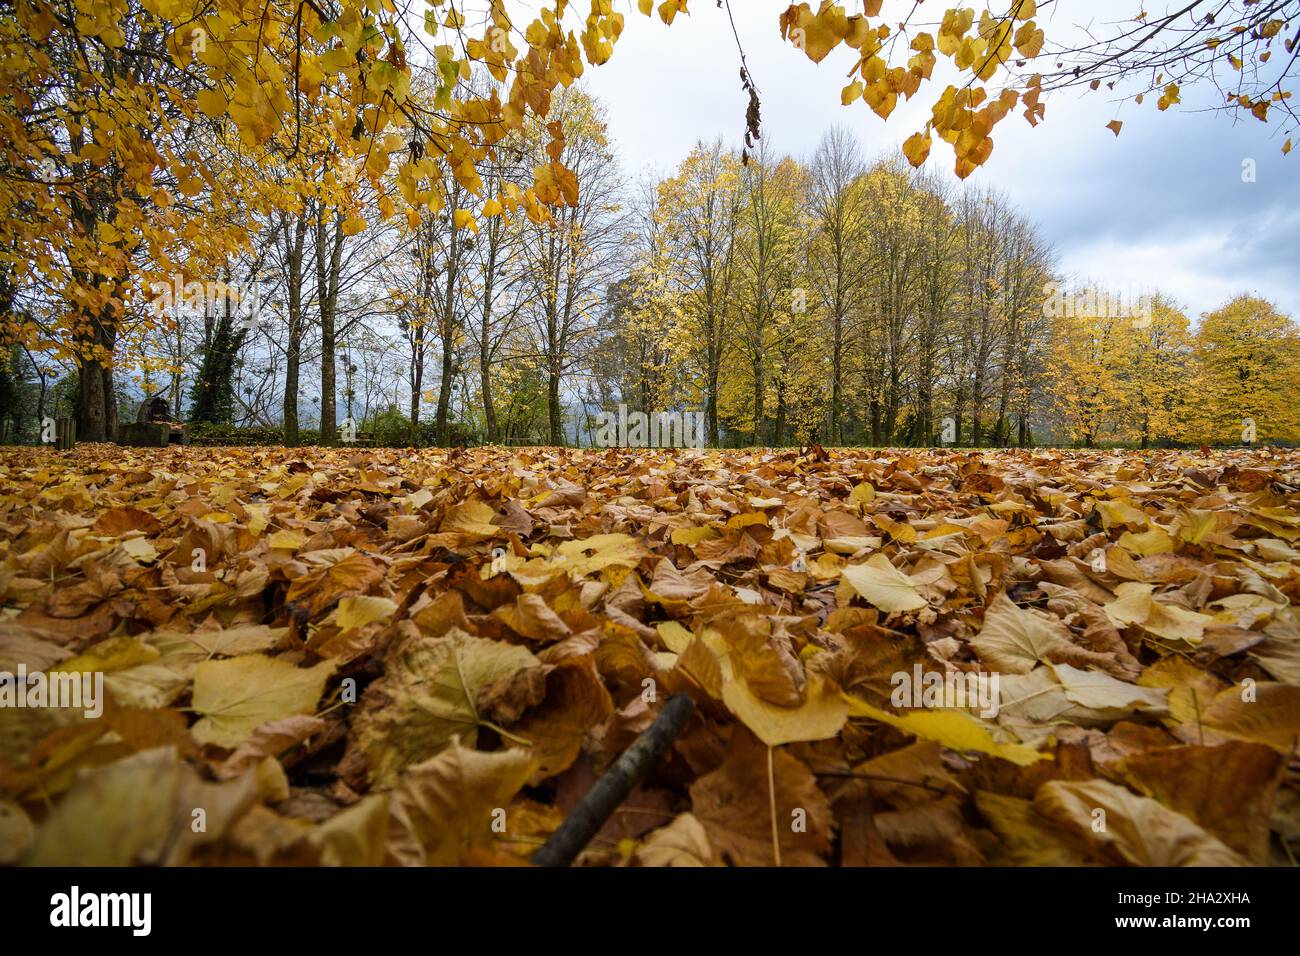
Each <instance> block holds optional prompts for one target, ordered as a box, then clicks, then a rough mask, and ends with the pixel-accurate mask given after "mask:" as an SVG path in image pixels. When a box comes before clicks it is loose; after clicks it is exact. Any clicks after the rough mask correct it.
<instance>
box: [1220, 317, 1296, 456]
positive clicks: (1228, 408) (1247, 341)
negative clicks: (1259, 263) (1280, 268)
mask: <svg viewBox="0 0 1300 956" xmlns="http://www.w3.org/2000/svg"><path fill="white" fill-rule="evenodd" d="M1194 348H1195V358H1196V367H1195V373H1194V382H1195V385H1194V388H1195V395H1196V396H1197V400H1196V402H1195V408H1196V409H1197V412H1198V415H1197V422H1198V424H1199V428H1200V431H1201V433H1202V434H1205V435H1208V436H1209V437H1211V438H1214V439H1217V440H1219V441H1229V442H1234V443H1235V442H1237V441H1240V440H1242V432H1243V422H1244V421H1245V420H1246V419H1250V420H1251V421H1253V422H1254V424H1255V428H1256V434H1257V440H1260V441H1264V440H1267V439H1273V440H1275V441H1295V440H1297V439H1298V438H1300V404H1297V402H1296V395H1298V394H1300V328H1297V326H1296V323H1295V321H1294V320H1292V319H1291V318H1290V317H1288V316H1285V315H1282V314H1281V313H1279V312H1278V311H1277V309H1276V308H1275V307H1274V306H1273V305H1272V304H1271V303H1269V302H1267V301H1265V300H1263V299H1259V298H1256V297H1254V296H1248V295H1241V296H1238V297H1237V298H1235V299H1233V300H1232V301H1231V302H1228V303H1227V304H1225V305H1224V306H1222V307H1221V308H1219V309H1216V310H1215V311H1214V312H1211V313H1210V314H1209V315H1206V316H1205V317H1204V318H1202V320H1201V323H1200V325H1199V327H1198V328H1197V330H1196V336H1195V342H1194Z"/></svg>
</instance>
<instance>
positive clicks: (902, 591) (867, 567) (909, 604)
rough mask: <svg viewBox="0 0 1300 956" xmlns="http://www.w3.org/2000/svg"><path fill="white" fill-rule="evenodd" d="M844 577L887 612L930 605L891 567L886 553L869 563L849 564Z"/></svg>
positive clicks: (913, 585) (876, 555)
mask: <svg viewBox="0 0 1300 956" xmlns="http://www.w3.org/2000/svg"><path fill="white" fill-rule="evenodd" d="M840 574H841V575H842V577H843V580H844V581H845V582H846V583H847V584H848V585H849V586H850V587H852V589H853V590H854V591H856V592H857V593H858V594H859V595H860V596H862V597H863V598H865V599H866V600H867V601H868V602H869V603H871V604H874V605H875V606H876V607H878V608H880V609H881V610H882V611H885V612H886V613H889V614H892V613H894V612H896V611H915V610H917V609H918V608H923V607H925V606H926V603H927V602H926V600H925V598H923V597H921V594H920V592H919V591H918V590H917V589H916V585H915V584H913V583H912V579H911V578H909V577H908V576H907V575H906V574H904V573H903V572H902V571H900V570H898V569H897V568H896V567H894V566H893V565H892V564H890V563H889V559H888V558H887V557H885V556H884V555H883V554H873V555H872V556H871V558H870V559H869V560H868V561H867V562H866V564H849V565H845V567H844V569H843V570H842V571H841V572H840Z"/></svg>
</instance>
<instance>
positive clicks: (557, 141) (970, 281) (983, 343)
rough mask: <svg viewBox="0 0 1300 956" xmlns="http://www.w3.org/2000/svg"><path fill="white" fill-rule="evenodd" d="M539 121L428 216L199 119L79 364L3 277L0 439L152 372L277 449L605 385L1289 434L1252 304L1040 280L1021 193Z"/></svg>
mask: <svg viewBox="0 0 1300 956" xmlns="http://www.w3.org/2000/svg"><path fill="white" fill-rule="evenodd" d="M547 120H548V121H547V122H546V123H542V122H541V121H535V122H531V123H529V124H525V126H524V128H523V130H522V131H519V132H514V133H511V134H509V135H508V136H507V137H506V138H505V139H503V140H502V142H500V143H498V144H497V146H496V148H495V149H494V150H493V151H492V152H491V153H490V154H488V156H487V158H486V159H484V160H480V161H478V162H477V163H476V164H475V172H476V174H477V176H478V177H479V178H480V180H481V183H482V185H483V188H481V189H480V190H479V193H478V194H476V193H475V192H474V191H473V190H472V189H469V188H466V186H465V185H464V184H463V182H462V180H461V178H458V177H456V176H453V175H451V172H450V169H451V168H453V167H451V166H448V165H447V164H443V165H441V166H435V165H430V167H429V169H430V171H431V172H432V173H439V171H440V174H441V176H442V182H441V184H440V187H439V188H440V189H441V190H442V191H443V192H444V193H445V196H446V201H445V204H443V206H442V207H441V208H440V209H439V210H438V211H433V210H430V209H427V208H418V207H417V206H413V207H411V208H409V209H407V210H406V211H405V212H404V213H402V212H395V210H394V208H393V200H392V198H391V196H390V195H389V193H388V192H387V191H385V190H383V189H378V190H377V189H376V188H375V185H374V180H373V179H372V178H371V177H370V176H368V175H363V174H362V173H363V172H364V170H362V169H359V168H358V165H357V164H356V163H355V162H352V163H349V162H344V161H340V160H339V158H338V156H337V155H336V153H335V151H334V150H333V149H332V147H331V144H330V139H329V136H328V135H322V134H321V133H320V131H316V132H315V133H312V132H311V131H310V130H311V127H310V126H304V129H306V130H308V133H307V134H305V141H304V143H303V144H302V148H300V149H299V150H298V151H297V153H296V154H295V155H294V156H293V157H291V158H281V159H280V160H279V161H278V164H277V165H275V166H270V167H268V166H267V165H266V163H265V162H259V163H250V162H249V161H248V159H247V156H246V155H245V152H244V150H243V148H242V146H241V143H240V141H239V139H238V138H237V137H234V136H232V135H230V133H229V131H228V130H227V131H223V130H222V128H221V127H220V126H218V125H214V126H212V127H210V128H203V129H200V130H199V131H198V132H199V135H201V136H202V137H203V141H202V142H201V143H200V144H198V146H199V148H201V149H202V150H203V151H204V152H205V154H207V155H210V156H211V160H210V161H209V163H208V168H209V170H210V172H211V175H210V176H208V177H205V178H204V180H203V181H202V182H200V183H195V184H193V188H192V191H193V193H194V196H193V198H192V200H191V201H192V202H194V203H195V204H198V203H200V202H201V203H206V204H207V209H208V210H209V211H208V212H207V214H206V215H207V217H208V220H210V228H207V229H199V230H194V229H192V230H190V232H189V233H188V234H186V233H182V235H183V236H184V238H183V241H181V242H180V244H179V246H177V247H172V248H168V249H167V250H166V253H165V254H163V255H151V254H150V251H149V250H150V248H151V247H149V246H147V245H142V246H141V248H140V250H138V252H137V260H136V261H135V262H133V263H132V269H133V275H134V279H133V280H132V283H131V285H132V290H131V293H130V294H129V295H127V296H126V297H125V298H126V301H128V302H129V315H128V316H127V317H126V319H125V320H124V321H122V322H120V323H118V324H117V325H116V326H115V328H114V335H113V338H112V341H111V343H105V346H104V348H103V354H102V355H100V356H99V357H98V358H97V360H96V363H95V364H94V365H93V366H92V365H86V364H84V363H83V364H82V365H81V368H80V371H79V370H78V363H77V362H76V361H75V360H74V359H73V358H72V349H71V348H70V347H69V343H66V342H63V341H61V337H63V336H66V335H67V334H69V333H68V332H67V331H66V329H67V326H66V325H65V324H63V323H61V322H60V319H59V316H58V315H57V314H56V313H57V310H58V309H59V308H60V300H59V298H58V296H57V295H55V294H54V293H53V291H52V289H51V286H50V283H51V282H52V280H53V278H55V277H56V273H52V274H51V276H15V275H6V276H4V277H3V278H4V283H5V288H4V290H3V292H4V298H5V302H6V308H7V309H8V310H9V312H10V313H11V315H18V316H20V317H21V318H22V321H23V323H30V324H33V325H35V326H36V327H37V328H38V330H39V334H37V335H35V336H25V337H24V338H23V339H22V341H21V342H19V341H17V340H12V341H11V343H10V345H9V348H8V349H7V355H8V362H7V366H6V369H5V372H4V375H3V377H2V378H0V402H3V404H4V406H5V407H6V408H8V409H10V412H9V413H8V417H9V418H10V419H11V420H13V421H14V425H15V427H13V428H12V429H11V432H10V434H11V435H16V436H19V437H22V436H27V437H31V436H33V435H34V434H35V431H36V423H37V420H38V419H40V418H41V417H43V416H44V415H46V414H49V413H51V412H52V411H55V410H57V409H59V408H64V409H66V410H67V411H69V412H71V413H73V414H76V415H77V416H78V418H79V419H81V420H82V435H83V436H84V437H91V438H94V437H110V436H111V435H112V433H113V429H114V427H115V424H116V421H117V420H119V419H122V418H124V417H134V414H135V408H136V406H137V405H138V403H139V399H140V398H141V397H142V396H143V395H144V394H146V393H147V394H153V393H155V392H161V393H162V394H164V395H165V396H166V397H167V398H168V399H169V401H170V403H171V406H172V408H174V409H177V410H179V411H180V413H181V414H182V416H183V417H184V418H185V419H186V420H187V421H190V422H193V423H209V424H211V425H217V426H241V427H251V428H256V429H260V430H261V432H262V433H265V432H267V431H268V430H272V429H274V430H275V431H276V433H278V435H279V436H280V437H281V438H282V440H283V442H284V443H285V444H289V445H293V444H298V443H300V442H304V441H313V442H314V441H321V442H323V443H327V444H328V443H333V442H336V441H337V440H338V439H339V432H338V423H339V422H340V421H341V420H343V419H344V418H351V419H353V420H354V421H357V422H358V423H359V427H360V429H361V430H362V431H377V432H379V433H381V434H382V436H384V437H383V438H381V440H387V441H394V442H402V441H405V442H410V443H412V444H441V445H450V444H467V443H475V442H509V443H552V444H559V443H565V442H578V443H581V442H584V441H588V440H589V438H590V434H591V431H592V429H593V427H594V423H595V419H596V416H597V414H598V413H599V412H600V411H602V410H608V409H611V408H614V407H616V406H617V405H618V404H619V403H625V404H626V405H627V406H628V407H629V408H632V409H636V410H641V411H646V412H652V411H658V410H688V409H689V410H701V411H703V412H704V413H705V416H706V430H707V437H708V441H709V443H710V444H712V445H748V444H773V445H783V444H797V443H802V442H808V441H818V442H821V443H823V444H827V445H830V444H867V445H876V446H879V445H894V444H902V445H930V444H935V443H939V442H942V443H946V444H957V445H973V446H988V445H999V446H1001V445H1028V444H1041V443H1045V442H1054V443H1080V444H1098V443H1108V442H1125V443H1134V444H1140V445H1144V446H1149V445H1156V444H1165V443H1183V442H1193V443H1194V442H1202V441H1205V442H1236V441H1240V440H1242V439H1243V436H1244V435H1245V431H1244V429H1245V428H1246V427H1247V426H1246V425H1245V424H1243V423H1247V422H1248V423H1250V427H1251V428H1253V429H1254V430H1253V431H1252V432H1251V433H1250V434H1251V435H1252V440H1258V441H1284V442H1291V441H1296V440H1297V439H1300V403H1298V402H1297V401H1296V396H1297V394H1300V388H1298V387H1297V386H1298V385H1300V362H1298V361H1297V359H1298V358H1300V331H1298V330H1297V326H1296V324H1295V322H1294V321H1293V320H1292V319H1291V318H1289V317H1287V316H1284V315H1282V314H1280V313H1279V312H1278V311H1277V309H1276V308H1274V307H1273V306H1272V305H1271V304H1270V303H1268V302H1266V301H1263V300H1261V299H1259V298H1256V297H1254V296H1251V295H1246V294H1243V295H1242V296H1240V297H1238V298H1236V299H1234V300H1232V301H1231V302H1227V303H1224V304H1223V305H1222V307H1221V308H1219V309H1218V310H1216V311H1214V312H1212V313H1210V314H1208V315H1206V316H1204V317H1202V318H1200V320H1199V321H1196V322H1193V320H1192V317H1189V316H1188V315H1186V314H1185V312H1184V311H1183V310H1182V309H1181V308H1180V307H1179V305H1178V304H1177V302H1176V300H1175V299H1174V298H1173V297H1172V296H1171V295H1170V294H1168V293H1164V292H1161V291H1160V290H1159V280H1160V277H1159V276H1152V277H1151V282H1150V284H1149V286H1146V287H1144V288H1143V289H1141V290H1133V289H1114V288H1108V287H1107V285H1106V283H1105V277H1096V278H1095V280H1094V281H1092V282H1090V283H1089V284H1085V285H1079V284H1077V283H1076V284H1071V283H1070V282H1069V281H1067V280H1066V279H1065V278H1064V277H1062V276H1060V275H1058V274H1057V269H1056V261H1055V258H1054V254H1053V250H1052V249H1051V247H1050V246H1049V244H1048V243H1047V242H1045V240H1044V239H1043V237H1042V236H1041V235H1040V234H1039V232H1038V231H1037V230H1036V229H1035V227H1034V225H1033V222H1032V211H1025V210H1018V209H1016V208H1015V207H1014V206H1013V205H1012V204H1011V203H1010V202H1009V200H1008V199H1007V198H1006V197H1005V196H1004V195H1002V194H1001V193H999V192H998V191H996V190H994V189H990V188H988V187H985V186H980V185H975V184H970V183H967V184H964V185H958V184H957V183H956V182H955V181H953V180H951V179H950V178H948V177H946V176H944V175H942V174H936V173H933V172H927V171H920V172H918V171H914V170H912V169H911V168H909V167H908V166H907V165H906V164H904V163H901V162H897V161H874V160H871V159H870V158H869V156H868V154H867V152H866V151H865V150H864V147H863V145H862V144H861V143H860V142H859V141H858V140H857V139H856V138H855V137H854V136H853V135H852V134H851V133H850V132H848V131H847V130H845V129H841V128H835V129H832V130H830V131H828V132H827V133H826V134H825V135H824V136H823V137H822V139H821V142H820V144H819V145H818V146H817V148H816V149H815V151H814V152H813V153H812V154H811V155H810V156H807V157H803V158H794V157H791V156H784V155H778V154H777V153H775V152H774V151H773V150H771V149H769V148H767V147H763V148H760V149H758V150H757V151H756V152H754V153H753V154H751V155H749V156H748V157H747V161H742V157H741V155H740V153H739V152H738V151H737V150H734V149H731V148H729V147H727V146H726V145H724V144H723V143H722V142H721V141H717V142H714V143H700V144H698V145H697V146H696V147H695V148H694V149H693V150H692V151H691V152H690V154H689V155H688V156H686V157H684V158H683V159H682V161H681V162H680V164H679V165H678V166H677V167H676V168H675V169H672V170H669V171H667V172H666V174H661V175H648V174H646V175H641V176H639V177H638V176H635V175H629V174H628V173H626V172H625V171H624V168H623V166H624V164H623V163H621V162H620V157H619V156H618V154H617V151H616V148H615V146H614V144H613V143H611V141H610V139H609V137H608V130H607V128H606V124H605V120H604V116H603V113H602V109H601V106H600V104H599V103H598V102H597V101H596V100H594V99H593V98H592V97H590V96H589V95H588V94H586V93H585V92H583V91H582V89H581V88H579V87H573V88H570V89H568V90H566V91H564V92H563V93H562V94H561V95H557V96H556V98H555V100H554V102H553V103H552V104H551V112H550V115H549V116H548V118H547ZM552 160H562V163H563V170H564V174H563V175H557V176H556V178H555V179H554V181H550V180H548V179H547V178H546V171H547V170H548V169H550V168H551V167H550V166H548V165H547V164H548V163H550V162H551V161H552ZM539 171H541V172H542V174H543V175H542V176H541V178H540V180H539V179H538V177H539ZM462 172H463V171H462ZM382 175H383V176H384V177H386V178H385V179H384V180H383V183H384V185H385V186H387V187H389V188H390V189H391V190H392V191H393V192H395V193H398V192H400V193H403V194H406V193H411V192H413V191H415V190H417V189H419V188H420V186H419V184H417V183H414V182H412V181H410V180H409V179H403V175H404V174H403V173H402V172H400V171H397V172H389V171H386V170H385V171H383V172H382ZM534 182H537V183H539V186H538V188H540V189H542V190H543V192H542V193H540V194H539V195H542V196H543V197H544V198H546V199H548V200H552V201H554V203H555V204H554V206H553V207H552V208H551V210H550V215H549V216H545V217H543V216H540V215H534V214H533V213H534V210H533V209H531V208H530V207H529V205H528V204H529V202H530V201H531V197H530V194H529V193H528V192H527V191H526V187H527V186H528V185H529V184H532V183H534ZM546 190H553V191H554V193H555V195H554V196H547V195H546V192H545V191H546ZM407 198H410V197H407ZM417 198H418V197H417ZM233 234H242V235H247V236H249V237H251V241H249V242H247V243H244V244H238V245H235V244H232V243H230V242H229V241H228V237H229V236H230V235H233ZM232 248H235V249H237V250H238V252H237V253H236V254H234V255H231V254H229V250H230V249H232ZM13 324H14V323H11V324H10V325H11V326H12V325H13ZM74 332H76V330H74ZM76 334H80V332H76ZM88 368H92V371H93V374H95V375H99V374H100V373H101V372H102V373H103V376H104V382H105V385H104V387H103V388H102V390H101V389H100V388H99V387H96V388H94V389H86V388H85V387H84V385H83V384H82V383H81V381H80V378H81V377H82V376H83V375H84V374H85V371H86V369H88ZM110 370H111V371H110ZM88 395H89V398H88V397H87V396H88ZM96 396H98V399H96ZM96 400H98V401H99V402H100V403H101V405H102V407H101V408H98V409H97V408H95V407H93V403H94V402H95V401H96ZM88 402H89V404H88Z"/></svg>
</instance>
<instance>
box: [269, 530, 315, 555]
mask: <svg viewBox="0 0 1300 956" xmlns="http://www.w3.org/2000/svg"><path fill="white" fill-rule="evenodd" d="M267 543H268V544H269V545H270V546H271V547H272V548H283V549H285V550H287V551H297V550H298V549H299V548H301V547H302V546H303V545H304V544H306V543H307V539H306V538H305V537H303V536H302V535H301V534H299V533H298V532H297V531H277V532H276V533H275V534H273V535H271V537H269V538H267Z"/></svg>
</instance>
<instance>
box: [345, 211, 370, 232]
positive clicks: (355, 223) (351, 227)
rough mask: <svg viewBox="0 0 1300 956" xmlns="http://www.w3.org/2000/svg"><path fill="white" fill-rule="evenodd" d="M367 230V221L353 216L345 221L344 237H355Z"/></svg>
mask: <svg viewBox="0 0 1300 956" xmlns="http://www.w3.org/2000/svg"><path fill="white" fill-rule="evenodd" d="M365 228H366V221H365V219H363V218H362V217H361V216H357V215H352V216H348V218H347V219H345V220H343V235H345V236H355V235H356V234H357V233H359V232H362V231H363V230H364V229H365Z"/></svg>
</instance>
